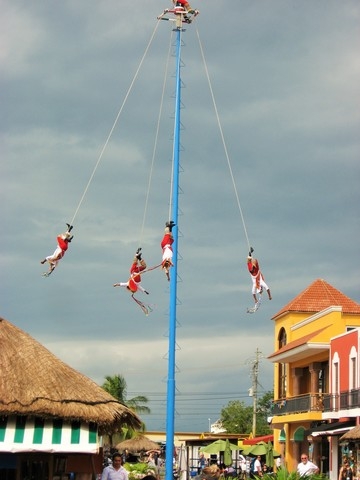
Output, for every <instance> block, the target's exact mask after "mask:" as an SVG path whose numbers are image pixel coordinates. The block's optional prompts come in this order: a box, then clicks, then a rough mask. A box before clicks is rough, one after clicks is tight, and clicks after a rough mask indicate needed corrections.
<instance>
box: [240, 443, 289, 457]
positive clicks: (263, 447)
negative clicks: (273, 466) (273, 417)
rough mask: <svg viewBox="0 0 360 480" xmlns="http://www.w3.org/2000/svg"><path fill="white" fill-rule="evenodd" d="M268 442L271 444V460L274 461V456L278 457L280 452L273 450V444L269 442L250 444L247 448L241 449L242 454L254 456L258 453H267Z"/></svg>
mask: <svg viewBox="0 0 360 480" xmlns="http://www.w3.org/2000/svg"><path fill="white" fill-rule="evenodd" d="M269 444H270V445H271V452H272V456H273V461H274V457H280V453H278V452H276V451H275V450H273V446H272V443H271V442H269V443H265V442H259V443H257V444H256V445H250V446H249V447H248V448H245V450H243V451H242V454H243V455H245V456H246V455H249V456H253V457H256V456H258V455H267V453H268V451H269V449H270V447H269Z"/></svg>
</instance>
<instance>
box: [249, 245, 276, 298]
mask: <svg viewBox="0 0 360 480" xmlns="http://www.w3.org/2000/svg"><path fill="white" fill-rule="evenodd" d="M253 251H254V249H253V248H252V247H251V248H250V252H249V255H248V257H247V267H248V270H249V272H250V275H251V279H252V282H253V285H252V294H253V297H254V301H255V304H257V303H258V298H257V294H261V293H262V292H263V289H264V288H265V290H266V291H267V294H268V297H269V300H271V299H272V297H271V292H270V289H269V287H268V286H267V284H266V283H265V279H264V276H263V274H262V273H261V271H260V266H259V262H258V260H257V259H256V258H253V257H252V255H251V254H252V253H253Z"/></svg>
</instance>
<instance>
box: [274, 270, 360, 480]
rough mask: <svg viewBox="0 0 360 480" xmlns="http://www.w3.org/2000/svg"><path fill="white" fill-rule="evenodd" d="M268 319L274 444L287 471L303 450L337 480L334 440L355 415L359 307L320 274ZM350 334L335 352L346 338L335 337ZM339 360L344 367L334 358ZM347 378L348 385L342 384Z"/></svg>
mask: <svg viewBox="0 0 360 480" xmlns="http://www.w3.org/2000/svg"><path fill="white" fill-rule="evenodd" d="M272 320H274V327H275V335H274V340H275V348H274V352H273V353H272V354H271V355H270V356H269V357H268V358H269V360H270V361H271V362H273V363H274V404H273V417H272V427H273V428H274V448H275V449H276V450H280V451H282V453H283V455H284V456H285V463H286V465H287V468H288V469H289V470H294V469H296V466H297V464H298V463H299V461H300V456H301V453H302V452H306V453H308V454H309V456H310V458H311V459H312V460H313V461H314V463H316V464H317V465H318V466H319V467H320V469H321V471H322V472H323V473H327V474H329V476H330V478H331V479H334V480H335V479H336V480H337V478H338V467H339V462H340V461H341V448H340V446H339V443H338V439H339V438H340V436H341V435H343V434H344V432H346V431H347V430H349V429H350V428H352V427H353V426H355V424H356V423H359V418H360V404H359V400H360V388H359V387H360V379H359V375H360V372H359V370H360V368H359V367H360V365H359V348H360V346H359V341H358V340H357V339H358V338H359V336H360V333H359V332H360V304H358V303H356V302H355V301H353V300H352V299H350V298H349V297H347V296H346V295H344V294H343V293H342V292H340V291H339V290H337V289H336V288H334V287H333V286H331V285H329V284H328V283H327V282H326V281H325V280H322V279H317V280H315V281H314V282H313V283H312V284H311V285H309V286H308V287H307V288H306V289H305V290H303V291H302V292H301V293H300V294H299V295H297V296H296V297H295V298H294V299H293V300H291V301H290V302H289V303H288V304H287V305H285V306H284V307H283V308H282V309H281V310H280V311H279V312H278V313H276V314H275V315H274V316H273V317H272ZM353 331H354V332H355V333H354V334H353V336H352V337H351V339H348V341H349V342H350V343H351V348H350V347H348V348H347V349H340V350H339V345H341V344H342V341H345V340H344V339H343V340H342V341H341V340H338V339H339V338H340V339H341V338H343V337H344V338H347V337H346V335H347V334H348V332H353ZM349 355H351V356H350V357H349ZM340 357H341V358H342V361H341V368H339V362H336V361H335V360H336V359H339V358H340ZM334 359H335V360H334ZM345 364H347V365H351V373H349V368H348V367H347V368H345ZM336 368H337V370H336ZM349 375H351V382H350V383H351V385H350V383H349V381H345V377H347V378H349ZM340 379H341V383H340ZM349 398H351V400H352V401H351V402H350V401H348V399H349ZM341 399H343V400H341Z"/></svg>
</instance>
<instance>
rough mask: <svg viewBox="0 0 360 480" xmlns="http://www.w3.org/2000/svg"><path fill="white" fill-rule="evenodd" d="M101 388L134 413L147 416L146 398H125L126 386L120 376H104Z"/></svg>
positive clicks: (140, 396)
mask: <svg viewBox="0 0 360 480" xmlns="http://www.w3.org/2000/svg"><path fill="white" fill-rule="evenodd" d="M102 388H103V389H104V390H105V391H107V392H108V393H110V395H112V396H113V397H115V398H116V399H117V400H119V402H121V403H123V404H124V405H126V406H127V407H128V408H130V409H131V410H133V411H134V412H136V413H138V414H141V413H145V414H149V413H150V412H151V411H150V408H149V407H148V406H147V405H145V404H146V403H148V401H149V400H148V398H147V397H146V396H145V395H138V396H137V397H134V398H130V399H128V398H127V384H126V380H125V378H124V377H123V376H122V375H120V374H117V375H113V376H109V375H108V376H106V377H105V382H104V383H103V385H102Z"/></svg>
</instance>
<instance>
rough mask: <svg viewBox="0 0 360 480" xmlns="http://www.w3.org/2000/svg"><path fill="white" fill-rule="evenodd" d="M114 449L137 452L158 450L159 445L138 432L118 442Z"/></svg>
mask: <svg viewBox="0 0 360 480" xmlns="http://www.w3.org/2000/svg"><path fill="white" fill-rule="evenodd" d="M116 449H117V450H118V451H119V452H122V451H124V450H128V451H129V452H130V453H138V452H143V451H144V452H148V451H149V450H160V446H159V444H157V443H155V442H153V441H152V440H150V439H149V438H147V437H146V436H145V435H141V434H138V435H135V437H133V438H129V440H124V441H123V442H120V443H118V444H117V445H116Z"/></svg>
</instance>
